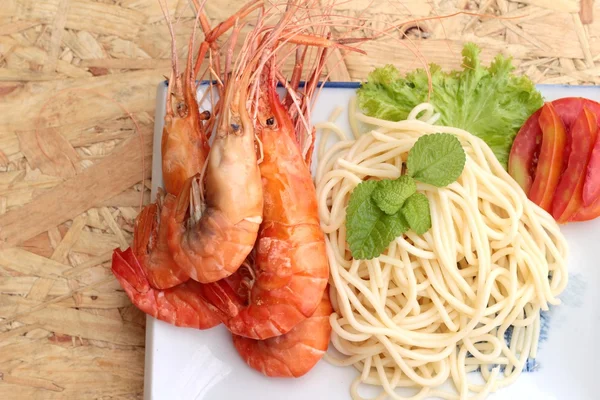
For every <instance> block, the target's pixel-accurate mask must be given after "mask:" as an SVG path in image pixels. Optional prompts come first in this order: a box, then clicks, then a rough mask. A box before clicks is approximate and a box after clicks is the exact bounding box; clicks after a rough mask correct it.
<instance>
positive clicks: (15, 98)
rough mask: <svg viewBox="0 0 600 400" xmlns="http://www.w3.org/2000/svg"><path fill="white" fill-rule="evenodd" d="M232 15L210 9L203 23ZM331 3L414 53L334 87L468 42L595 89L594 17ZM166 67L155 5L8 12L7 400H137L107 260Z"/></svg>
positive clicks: (133, 352)
mask: <svg viewBox="0 0 600 400" xmlns="http://www.w3.org/2000/svg"><path fill="white" fill-rule="evenodd" d="M166 1H167V4H168V7H169V10H170V14H171V15H172V16H174V18H177V23H176V25H175V28H176V36H177V42H178V48H179V54H180V56H181V57H183V56H184V54H185V51H186V43H187V37H188V35H189V34H190V32H191V29H192V27H193V13H192V11H191V8H190V6H189V4H188V1H187V0H166ZM241 3H242V1H241V0H224V1H218V2H216V1H209V2H208V4H207V13H208V15H209V19H210V20H211V22H213V23H214V22H216V21H219V20H222V19H223V18H225V17H226V16H228V15H229V14H230V13H231V11H232V10H234V9H235V8H237V7H238V6H239V5H240V4H241ZM340 3H342V4H341V5H339V6H337V7H336V9H335V12H336V13H338V14H341V15H347V16H350V17H354V16H358V15H362V16H363V17H367V18H368V20H369V21H368V22H367V24H366V28H365V29H368V28H374V29H378V30H381V29H383V28H385V27H386V26H389V25H390V24H397V25H399V26H402V29H403V31H405V32H406V33H407V36H408V37H409V38H410V40H408V39H402V40H399V38H400V36H398V37H396V38H394V39H384V40H380V41H376V42H372V43H368V44H366V45H365V46H364V47H363V48H364V49H365V50H366V51H367V52H368V56H367V57H365V56H361V55H358V54H346V58H345V59H344V61H343V62H342V63H341V64H339V65H338V66H337V68H336V69H335V70H332V71H329V72H330V73H331V79H334V80H347V79H351V80H361V79H364V78H365V77H366V75H367V74H368V72H369V71H370V70H371V69H372V68H373V67H375V66H380V65H383V64H386V63H394V64H396V65H397V66H398V67H399V68H400V69H401V70H403V71H408V70H410V69H413V68H415V67H418V66H419V62H418V60H417V59H416V57H415V55H414V50H411V46H416V48H418V50H419V51H420V53H421V54H422V55H423V57H424V58H425V59H426V60H427V61H429V62H435V63H438V64H440V65H442V66H443V67H444V68H456V67H459V66H460V51H461V48H462V45H463V44H464V43H465V42H466V41H474V42H476V43H478V44H480V46H481V47H482V48H483V56H482V57H483V59H484V60H485V61H486V62H488V61H489V60H491V59H492V58H493V56H494V55H495V54H496V53H498V52H503V53H505V54H510V55H512V56H513V57H514V59H515V65H516V66H517V69H518V71H519V72H522V73H526V74H528V75H529V76H530V77H531V78H532V79H533V80H534V81H535V82H539V83H566V84H600V21H599V18H600V2H593V1H592V0H583V1H575V0H521V1H509V0H480V1H477V0H471V1H468V0H430V1H421V0H394V1H377V0H375V1H373V2H372V1H371V0H353V1H350V2H346V1H345V2H340ZM366 6H369V7H368V8H367V9H366V11H365V7H366ZM459 12H463V13H459ZM465 12H466V13H465ZM457 13H458V14H457ZM474 13H475V14H480V15H481V14H485V15H486V16H476V15H473V14H474ZM452 14H456V15H455V16H453V17H451V18H442V19H440V18H437V17H440V16H447V15H452ZM491 15H496V16H498V15H502V16H504V17H505V18H503V19H498V18H492V17H490V16H491ZM594 16H596V18H594ZM333 31H334V34H340V32H339V31H336V28H334V30H333ZM365 35H367V33H365ZM196 45H198V43H197V44H196ZM390 46H393V47H390ZM390 48H393V49H394V50H393V51H390ZM169 57H170V38H169V35H168V31H167V28H166V24H165V22H164V18H163V15H162V13H161V11H160V7H159V4H158V0H46V1H38V0H4V1H3V2H2V7H0V398H2V399H38V398H39V399H95V398H98V399H108V398H111V399H117V398H118V399H132V398H141V396H142V390H143V374H144V367H143V365H144V322H145V318H144V316H143V315H142V314H141V313H140V312H139V311H137V310H136V309H135V308H134V307H132V306H131V304H130V303H129V300H128V298H127V296H126V295H125V294H124V293H123V292H122V291H121V290H120V288H119V285H118V283H117V282H116V281H115V280H114V278H113V277H112V275H111V273H110V258H111V252H112V249H114V248H115V247H126V246H127V245H128V243H129V242H130V240H131V238H132V234H133V221H134V219H135V217H136V215H137V212H138V210H139V204H140V201H143V202H144V203H147V202H148V201H149V200H150V198H149V191H148V187H149V184H150V180H149V179H150V165H151V159H150V152H151V148H150V143H151V135H152V129H153V124H154V120H153V119H154V117H153V116H154V104H155V95H156V86H157V84H158V83H159V82H160V81H161V80H163V79H164V76H168V74H169V71H170V60H169ZM334 64H335V63H332V64H331V65H334ZM131 117H133V118H135V121H137V124H138V125H139V129H137V128H136V125H135V124H134V122H133V120H132V118H131Z"/></svg>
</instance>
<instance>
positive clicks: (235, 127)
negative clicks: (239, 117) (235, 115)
mask: <svg viewBox="0 0 600 400" xmlns="http://www.w3.org/2000/svg"><path fill="white" fill-rule="evenodd" d="M231 128H232V129H233V131H234V132H237V131H239V130H240V126H239V125H238V124H231Z"/></svg>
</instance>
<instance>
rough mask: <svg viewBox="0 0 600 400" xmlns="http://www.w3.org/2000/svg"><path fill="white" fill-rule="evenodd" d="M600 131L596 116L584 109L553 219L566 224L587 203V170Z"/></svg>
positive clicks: (575, 125)
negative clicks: (584, 185) (585, 194)
mask: <svg viewBox="0 0 600 400" xmlns="http://www.w3.org/2000/svg"><path fill="white" fill-rule="evenodd" d="M597 131H598V124H597V122H596V115H594V113H593V112H592V111H590V110H589V109H588V108H587V107H586V106H584V107H583V110H582V111H581V113H580V114H579V116H578V117H577V119H576V120H575V122H574V123H573V125H572V127H571V129H570V135H569V136H570V139H571V148H570V149H569V153H568V162H567V167H566V169H565V171H564V173H563V174H562V176H561V178H560V181H559V183H558V186H557V187H556V191H555V193H554V199H553V201H552V216H553V217H554V219H555V220H556V221H557V222H558V223H566V222H567V221H568V220H569V219H570V218H571V217H572V216H573V215H574V214H575V213H576V212H577V210H579V209H580V208H581V206H582V204H583V183H584V181H585V170H586V167H587V165H588V162H589V159H590V155H591V152H592V149H593V145H594V143H595V142H596V133H597ZM565 155H566V152H565Z"/></svg>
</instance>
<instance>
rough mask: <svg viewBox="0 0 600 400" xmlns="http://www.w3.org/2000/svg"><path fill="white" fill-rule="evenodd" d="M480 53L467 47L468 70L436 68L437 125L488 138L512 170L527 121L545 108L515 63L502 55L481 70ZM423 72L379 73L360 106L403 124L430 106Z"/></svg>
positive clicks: (433, 97) (393, 69) (363, 91)
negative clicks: (414, 112) (512, 158)
mask: <svg viewBox="0 0 600 400" xmlns="http://www.w3.org/2000/svg"><path fill="white" fill-rule="evenodd" d="M479 54H480V49H479V48H478V47H477V46H476V45H475V44H473V43H468V44H466V45H465V47H464V49H463V51H462V55H463V67H464V69H463V70H460V71H451V72H444V71H442V69H441V68H440V67H439V66H438V65H435V64H431V66H430V73H431V81H432V82H431V83H432V89H433V91H432V93H431V99H430V103H431V104H432V105H433V106H434V107H435V109H436V111H437V112H439V113H440V114H441V118H440V119H439V120H438V122H437V124H438V125H447V126H454V127H457V128H461V129H464V130H466V131H469V132H471V133H472V134H474V135H476V136H479V137H480V138H481V139H483V140H484V141H485V142H486V143H487V144H488V146H490V148H491V149H492V151H493V152H494V154H495V155H496V157H497V158H498V160H499V161H500V163H501V164H502V165H503V166H504V168H506V167H507V163H508V155H509V153H510V148H511V146H512V142H513V140H514V138H515V135H516V134H517V132H518V130H519V128H520V127H521V126H522V125H523V123H524V122H525V120H526V119H527V118H528V117H529V116H530V115H531V114H533V113H534V112H535V111H536V110H537V109H538V108H540V107H541V106H542V105H543V99H542V95H541V93H540V92H539V91H537V90H536V88H535V85H534V84H533V82H531V80H530V79H529V78H527V77H526V76H518V75H515V74H513V71H514V67H513V65H512V59H511V58H506V57H504V56H503V55H501V54H499V55H497V56H496V58H495V59H494V61H493V62H492V63H491V65H490V66H489V67H484V66H482V65H481V61H480V58H479ZM428 93H429V83H428V78H427V73H426V71H425V70H423V69H417V70H416V71H414V72H411V73H409V74H407V75H406V76H405V77H403V76H402V75H401V74H400V72H399V71H398V69H396V67H394V66H393V65H387V66H385V67H382V68H377V69H375V70H374V71H373V72H371V73H370V74H369V77H368V79H367V82H366V83H364V84H363V85H362V86H361V87H360V88H359V89H358V91H357V97H358V104H359V106H360V108H361V109H362V111H363V112H364V113H365V114H366V115H368V116H371V117H375V118H380V119H385V120H390V121H400V120H403V119H406V117H407V116H408V113H409V112H410V111H411V110H412V109H413V108H414V107H415V106H417V105H418V104H420V103H422V102H425V101H427V96H428Z"/></svg>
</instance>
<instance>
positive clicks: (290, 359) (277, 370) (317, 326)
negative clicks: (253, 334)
mask: <svg viewBox="0 0 600 400" xmlns="http://www.w3.org/2000/svg"><path fill="white" fill-rule="evenodd" d="M331 312H332V307H331V302H330V301H329V291H328V290H325V292H324V293H323V298H322V299H321V303H320V304H319V306H318V307H317V309H316V310H315V312H314V314H313V315H312V316H311V317H309V318H307V319H305V320H304V321H302V322H300V323H299V324H298V325H296V326H295V327H294V329H292V330H291V331H289V332H288V333H286V334H285V335H282V336H276V337H273V338H270V339H266V340H256V339H249V338H246V337H243V336H236V335H233V344H234V346H235V348H236V350H237V351H238V353H239V354H240V356H241V357H242V359H243V360H244V361H245V362H246V363H247V364H248V365H249V366H250V367H252V368H254V369H255V370H257V371H259V372H262V373H263V374H264V375H266V376H271V377H289V378H291V377H295V378H298V377H300V376H303V375H304V374H306V373H307V372H308V371H310V370H311V369H312V368H313V367H314V366H315V365H316V364H317V362H319V360H320V359H321V358H322V357H323V355H324V354H325V352H326V351H327V346H328V344H329V337H330V335H331V325H330V323H329V315H330V314H331Z"/></svg>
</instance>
